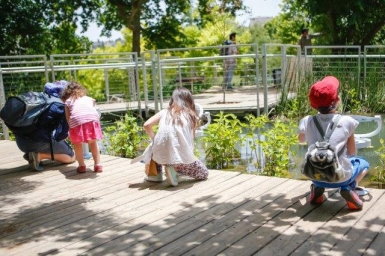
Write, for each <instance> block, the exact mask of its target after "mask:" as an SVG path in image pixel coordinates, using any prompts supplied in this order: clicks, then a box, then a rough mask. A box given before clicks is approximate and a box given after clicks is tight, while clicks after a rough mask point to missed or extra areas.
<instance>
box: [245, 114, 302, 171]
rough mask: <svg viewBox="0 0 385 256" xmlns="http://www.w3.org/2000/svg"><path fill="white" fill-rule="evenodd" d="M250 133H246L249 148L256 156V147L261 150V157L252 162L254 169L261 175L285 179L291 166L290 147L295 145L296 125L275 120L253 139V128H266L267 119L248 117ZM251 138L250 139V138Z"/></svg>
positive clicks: (292, 155)
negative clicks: (249, 139) (248, 139)
mask: <svg viewBox="0 0 385 256" xmlns="http://www.w3.org/2000/svg"><path fill="white" fill-rule="evenodd" d="M247 120H248V121H249V129H250V131H249V132H248V133H247V136H248V137H249V138H253V140H251V142H249V143H251V144H250V145H251V146H250V147H251V148H252V149H253V150H254V151H255V154H257V153H258V152H257V150H258V147H259V146H260V147H261V149H262V152H263V153H262V156H260V157H257V158H256V161H255V162H254V165H255V167H256V168H257V169H258V170H260V171H261V173H262V174H263V175H266V176H274V177H287V174H288V170H290V166H291V164H292V161H291V159H292V157H294V151H291V147H292V146H294V145H296V144H297V137H296V135H295V132H293V131H294V130H295V129H296V125H295V124H294V123H293V122H286V121H283V120H281V119H275V120H274V122H273V123H272V126H271V127H268V128H265V129H264V131H261V132H260V133H258V136H257V137H255V136H254V134H255V131H254V130H253V129H254V128H258V129H259V128H261V127H262V126H263V127H266V124H267V123H268V119H267V117H265V116H260V117H257V118H255V117H253V116H248V117H247ZM251 136H252V137H251Z"/></svg>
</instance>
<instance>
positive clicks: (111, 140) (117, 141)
mask: <svg viewBox="0 0 385 256" xmlns="http://www.w3.org/2000/svg"><path fill="white" fill-rule="evenodd" d="M103 134H104V144H105V146H106V149H107V153H108V154H109V155H114V156H119V157H128V158H134V157H136V156H138V155H139V154H140V153H141V152H142V150H143V148H144V147H145V146H147V145H145V143H146V142H147V141H148V140H147V139H148V137H147V135H145V134H144V132H143V128H142V126H140V125H138V122H137V117H134V116H133V115H132V113H127V114H125V116H124V117H122V118H121V120H119V121H116V122H115V125H112V126H109V127H107V128H106V130H105V132H104V133H103Z"/></svg>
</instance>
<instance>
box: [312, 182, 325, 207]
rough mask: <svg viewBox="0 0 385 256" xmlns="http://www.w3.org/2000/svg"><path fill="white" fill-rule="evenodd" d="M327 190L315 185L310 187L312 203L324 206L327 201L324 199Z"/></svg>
mask: <svg viewBox="0 0 385 256" xmlns="http://www.w3.org/2000/svg"><path fill="white" fill-rule="evenodd" d="M324 192H325V188H321V187H316V186H315V185H314V184H311V186H310V203H311V204H322V203H323V202H324V200H325V197H324Z"/></svg>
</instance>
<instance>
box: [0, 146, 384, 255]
mask: <svg viewBox="0 0 385 256" xmlns="http://www.w3.org/2000/svg"><path fill="white" fill-rule="evenodd" d="M0 153H1V160H0V204H1V208H0V216H1V222H0V255H23V256H24V255H238V256H239V255H290V254H291V255H384V252H385V215H384V212H383V210H384V207H385V195H384V192H385V190H377V189H371V195H370V196H366V197H364V200H365V205H364V209H363V210H362V211H359V212H351V211H349V210H348V208H347V207H346V204H345V202H344V200H343V199H342V198H341V196H340V195H339V193H338V192H337V191H336V190H335V189H334V190H333V189H332V190H327V193H326V194H327V196H328V200H327V201H326V202H325V203H324V204H322V205H320V206H312V205H310V204H309V203H307V201H306V198H307V196H308V194H309V186H310V182H309V181H299V180H291V179H282V178H270V177H263V176H255V175H248V174H240V173H238V172H226V171H217V170H211V171H210V176H209V179H208V180H207V181H201V182H196V181H192V180H189V179H187V178H185V179H184V181H182V182H181V183H180V185H179V186H178V187H169V186H168V185H167V183H166V182H163V183H161V184H155V183H148V182H143V164H141V163H138V164H133V165H131V164H130V160H129V159H123V158H118V157H112V156H106V155H104V156H102V161H103V164H104V170H105V171H104V172H103V173H100V174H95V173H93V172H91V171H88V172H87V173H86V174H77V173H76V171H75V168H76V163H74V164H71V165H55V164H48V165H46V167H45V170H44V171H43V172H40V173H38V172H32V171H30V170H29V169H28V166H27V165H26V162H25V161H24V160H23V159H22V153H21V152H20V151H18V149H17V147H16V145H15V143H14V142H10V141H0ZM87 163H88V164H89V166H91V165H92V160H88V161H87Z"/></svg>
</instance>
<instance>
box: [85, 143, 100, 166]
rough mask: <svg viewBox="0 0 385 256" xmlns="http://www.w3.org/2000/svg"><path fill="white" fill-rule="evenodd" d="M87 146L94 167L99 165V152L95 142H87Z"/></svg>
mask: <svg viewBox="0 0 385 256" xmlns="http://www.w3.org/2000/svg"><path fill="white" fill-rule="evenodd" d="M88 146H89V147H90V150H91V153H92V157H93V158H94V162H95V166H96V165H98V164H100V152H99V145H98V143H97V141H96V140H90V141H88Z"/></svg>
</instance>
